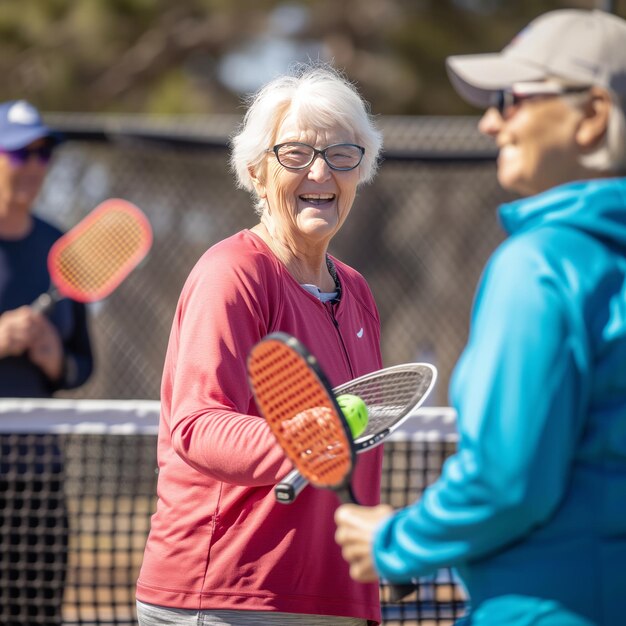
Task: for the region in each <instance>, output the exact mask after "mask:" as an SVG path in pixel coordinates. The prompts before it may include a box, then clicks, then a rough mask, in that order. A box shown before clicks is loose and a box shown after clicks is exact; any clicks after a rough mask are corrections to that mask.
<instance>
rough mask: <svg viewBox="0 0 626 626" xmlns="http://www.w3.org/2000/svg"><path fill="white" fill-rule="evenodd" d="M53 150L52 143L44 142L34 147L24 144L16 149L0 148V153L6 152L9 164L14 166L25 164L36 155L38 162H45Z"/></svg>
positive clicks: (48, 159)
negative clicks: (24, 145) (23, 146)
mask: <svg viewBox="0 0 626 626" xmlns="http://www.w3.org/2000/svg"><path fill="white" fill-rule="evenodd" d="M53 152H54V146H53V145H52V144H45V145H43V146H38V147H36V148H31V147H29V146H26V147H25V148H18V149H17V150H4V149H3V148H0V154H6V156H7V157H8V158H9V162H10V163H11V165H15V166H22V165H25V164H26V163H27V162H28V160H29V159H30V158H31V157H36V158H37V160H38V161H39V162H40V163H42V164H46V163H48V162H49V161H50V159H51V158H52V153H53Z"/></svg>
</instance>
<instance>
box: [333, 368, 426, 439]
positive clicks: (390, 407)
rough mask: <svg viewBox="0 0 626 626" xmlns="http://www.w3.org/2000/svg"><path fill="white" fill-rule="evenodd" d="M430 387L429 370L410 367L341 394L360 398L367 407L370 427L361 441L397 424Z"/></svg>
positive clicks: (349, 387)
mask: <svg viewBox="0 0 626 626" xmlns="http://www.w3.org/2000/svg"><path fill="white" fill-rule="evenodd" d="M431 384H432V373H431V371H430V370H423V369H421V368H412V367H407V368H406V369H398V370H396V371H393V372H381V373H380V375H378V374H374V375H372V376H371V377H368V378H366V379H365V380H362V381H356V382H354V383H348V384H347V385H345V386H342V388H341V393H351V394H354V395H356V396H359V397H360V398H361V399H362V400H363V402H365V404H366V406H367V410H368V416H369V419H368V424H367V428H366V429H365V432H363V434H362V435H360V436H359V440H361V439H367V438H368V437H370V436H372V435H375V434H376V433H380V432H381V431H383V430H385V429H388V428H390V427H392V426H393V425H395V424H396V423H397V422H398V421H399V420H400V419H402V418H404V417H405V416H406V415H407V414H408V413H409V412H410V411H411V410H412V409H413V408H414V406H415V405H416V404H417V403H418V402H419V401H420V400H421V399H422V398H423V396H424V392H425V391H427V390H428V389H429V387H430V386H431Z"/></svg>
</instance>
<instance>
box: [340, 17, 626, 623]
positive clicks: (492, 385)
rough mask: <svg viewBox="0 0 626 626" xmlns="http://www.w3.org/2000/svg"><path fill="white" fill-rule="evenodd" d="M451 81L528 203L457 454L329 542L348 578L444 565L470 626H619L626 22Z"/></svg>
mask: <svg viewBox="0 0 626 626" xmlns="http://www.w3.org/2000/svg"><path fill="white" fill-rule="evenodd" d="M447 64H448V72H449V74H450V78H451V80H452V83H453V85H454V87H455V88H456V90H457V91H458V92H459V93H460V95H461V96H462V97H464V98H465V99H466V100H468V101H469V102H470V103H472V104H474V105H477V106H480V107H482V108H484V109H486V112H485V113H484V115H483V117H482V118H481V120H480V122H479V128H480V130H481V131H482V132H483V133H485V134H487V135H489V136H491V137H493V139H494V140H495V143H496V145H497V147H498V150H499V154H498V163H497V171H498V180H499V182H500V184H501V185H502V186H503V187H504V188H505V189H507V190H510V191H513V192H516V193H518V194H520V195H521V196H523V197H522V198H521V199H519V200H517V201H514V202H511V203H508V204H505V205H503V206H501V207H500V209H499V217H500V220H501V222H502V225H503V226H504V228H505V229H506V231H507V232H508V234H509V235H510V236H509V238H508V239H507V240H506V241H505V242H504V243H503V244H502V245H501V246H500V247H499V249H498V250H497V251H496V252H495V254H494V255H493V256H492V258H491V259H490V261H489V262H488V264H487V267H486V268H485V271H484V273H483V276H482V278H481V282H480V285H479V288H478V291H477V294H476V299H475V305H474V310H473V313H472V319H471V328H470V335H469V341H468V344H467V346H466V348H465V350H464V352H463V354H462V356H461V359H460V360H459V362H458V364H457V366H456V368H455V372H454V375H453V379H452V382H451V386H450V400H451V403H452V405H453V407H454V408H455V409H456V411H457V413H458V430H459V435H460V437H459V445H458V450H457V452H456V454H455V455H454V456H452V457H450V458H449V460H448V461H447V462H446V464H445V465H444V467H443V469H442V472H441V476H440V477H439V478H438V480H437V481H436V482H435V483H433V484H432V485H431V486H430V487H429V488H428V489H426V491H425V492H424V494H423V496H422V497H421V499H420V500H419V501H417V502H416V503H414V504H413V505H411V506H409V507H407V508H405V509H402V510H400V511H397V512H395V513H393V512H392V511H391V510H390V509H389V508H388V507H385V506H380V507H373V508H366V507H356V506H353V505H344V506H342V507H340V508H339V509H338V511H337V514H336V520H337V523H338V529H337V536H336V539H337V542H338V543H339V544H340V545H341V547H342V551H343V555H344V558H346V560H347V561H349V563H350V564H351V574H352V576H353V578H356V579H357V580H361V581H368V580H375V579H376V577H377V576H380V577H384V578H386V579H388V580H389V581H392V582H396V583H403V582H407V581H409V580H411V579H415V578H417V577H420V576H424V575H428V574H433V573H434V572H436V570H437V569H438V568H440V567H443V566H453V567H455V568H456V570H457V572H458V574H459V576H460V577H461V579H462V581H463V583H464V585H465V587H466V589H467V591H468V593H469V597H470V610H469V614H468V615H467V616H466V617H465V618H463V619H462V621H461V623H464V624H471V625H472V626H530V625H541V626H590V625H595V626H617V625H619V624H626V178H624V175H625V173H626V131H625V128H626V124H625V122H624V103H625V102H626V22H625V21H624V20H622V19H620V18H618V17H616V16H614V15H611V14H608V13H604V12H601V11H582V10H559V11H553V12H549V13H546V14H544V15H542V16H540V17H539V18H537V19H536V20H534V21H533V22H531V24H530V25H529V26H528V27H527V28H526V29H525V30H524V31H522V33H520V35H519V36H518V37H516V38H515V39H514V41H513V42H512V43H511V44H510V45H509V46H507V47H506V48H505V49H504V50H503V51H502V52H501V53H498V54H480V55H465V56H453V57H450V58H449V59H448V62H447Z"/></svg>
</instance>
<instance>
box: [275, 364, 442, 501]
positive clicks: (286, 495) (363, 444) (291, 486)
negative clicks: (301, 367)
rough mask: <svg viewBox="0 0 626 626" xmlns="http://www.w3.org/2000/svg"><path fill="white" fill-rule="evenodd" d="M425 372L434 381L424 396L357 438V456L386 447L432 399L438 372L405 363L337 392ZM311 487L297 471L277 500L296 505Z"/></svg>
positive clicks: (279, 487) (282, 484) (284, 482)
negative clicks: (423, 405)
mask: <svg viewBox="0 0 626 626" xmlns="http://www.w3.org/2000/svg"><path fill="white" fill-rule="evenodd" d="M418 370H419V371H421V372H423V373H424V375H425V377H428V376H430V380H429V381H428V382H427V386H426V387H425V388H424V389H423V390H422V392H421V393H420V394H418V393H417V391H416V394H415V395H414V396H413V397H412V398H411V400H412V401H411V402H410V403H407V404H406V406H405V407H404V409H403V410H402V411H400V413H399V415H398V416H397V417H396V418H395V421H394V423H393V424H392V425H390V426H387V427H385V428H384V429H382V430H379V431H376V432H374V433H369V434H368V429H369V425H368V428H366V429H365V432H364V433H363V434H362V435H360V436H359V437H357V439H356V440H355V441H354V448H355V451H356V453H357V454H361V453H363V452H366V451H367V450H371V449H372V448H375V447H377V446H379V445H381V444H382V443H384V441H385V440H386V439H387V438H388V437H389V436H390V435H391V434H392V433H393V432H394V431H395V430H397V429H398V428H399V427H400V426H401V425H402V424H403V423H404V422H406V420H407V419H408V418H409V417H410V416H411V415H412V414H413V412H414V411H415V410H417V409H418V408H419V407H420V406H421V405H422V404H423V402H424V401H425V400H426V398H428V396H429V395H430V392H431V391H432V389H433V387H434V386H435V383H436V381H437V369H436V367H435V366H434V365H431V364H430V363H404V364H401V365H392V366H390V367H386V368H384V369H381V370H377V371H376V372H371V373H369V374H365V375H363V376H359V377H358V378H355V379H353V380H351V381H348V382H347V383H343V384H341V385H339V386H337V387H335V388H334V389H333V393H334V394H335V395H336V396H338V395H340V394H343V393H352V394H355V395H359V393H358V392H359V389H362V386H363V385H364V384H366V383H367V382H368V381H370V380H371V381H378V382H379V383H380V384H384V383H383V382H382V381H383V379H384V377H385V376H394V375H396V374H399V373H402V372H407V373H408V372H415V371H418ZM307 485H308V481H307V479H306V478H305V477H304V476H302V475H301V474H300V472H299V471H298V470H297V469H296V468H294V469H293V470H292V471H291V472H289V474H287V475H286V476H285V477H284V478H283V479H282V480H281V481H280V482H279V483H278V484H277V485H276V486H275V487H274V496H275V498H276V500H277V501H278V502H280V503H281V504H291V503H292V502H294V501H295V499H296V498H297V497H298V495H299V494H300V493H301V492H302V490H303V489H304V488H305V487H306V486H307Z"/></svg>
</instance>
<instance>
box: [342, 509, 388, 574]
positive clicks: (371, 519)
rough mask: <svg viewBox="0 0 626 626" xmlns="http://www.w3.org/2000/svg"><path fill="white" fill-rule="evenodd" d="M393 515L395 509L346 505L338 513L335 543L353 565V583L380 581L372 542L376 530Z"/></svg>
mask: <svg viewBox="0 0 626 626" xmlns="http://www.w3.org/2000/svg"><path fill="white" fill-rule="evenodd" d="M392 513H393V509H392V508H391V507H390V506H388V505H386V504H379V505H378V506H373V507H369V506H357V505H356V504H344V505H342V506H340V507H339V508H338V509H337V511H336V512H335V522H336V523H337V531H336V532H335V541H336V542H337V543H338V544H339V545H340V546H341V553H342V555H343V558H344V559H345V560H346V561H347V562H348V563H349V564H350V576H352V578H353V579H354V580H357V581H359V582H362V583H369V582H375V581H376V580H378V574H377V573H376V569H375V568H374V559H373V558H372V540H373V537H374V531H375V530H376V528H377V526H378V525H379V524H380V522H382V520H383V519H385V518H387V517H389V516H390V515H391V514H392Z"/></svg>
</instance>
